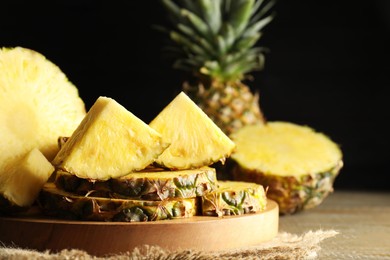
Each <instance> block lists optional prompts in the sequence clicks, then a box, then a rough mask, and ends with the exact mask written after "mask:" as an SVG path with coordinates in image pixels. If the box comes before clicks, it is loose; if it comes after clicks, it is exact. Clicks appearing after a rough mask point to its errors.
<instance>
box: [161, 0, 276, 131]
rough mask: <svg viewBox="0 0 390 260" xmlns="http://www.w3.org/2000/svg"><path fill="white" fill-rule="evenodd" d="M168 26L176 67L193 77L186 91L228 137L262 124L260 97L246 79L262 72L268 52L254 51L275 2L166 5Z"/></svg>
mask: <svg viewBox="0 0 390 260" xmlns="http://www.w3.org/2000/svg"><path fill="white" fill-rule="evenodd" d="M162 3H163V5H164V7H165V9H166V10H167V14H168V18H169V21H170V26H167V27H166V28H162V29H163V30H164V31H165V32H166V33H167V34H168V35H169V38H170V43H171V45H172V46H169V47H170V48H169V50H172V54H174V57H175V62H174V68H177V69H181V70H185V71H187V72H190V73H191V76H190V77H189V78H188V80H187V81H186V82H184V84H183V90H184V91H185V92H186V93H187V94H188V95H189V96H190V97H191V98H192V99H193V100H194V101H195V102H196V103H197V104H198V105H199V107H200V108H201V109H202V110H204V111H205V112H206V114H207V115H208V116H209V117H210V118H211V119H212V120H213V121H214V122H215V123H216V124H217V125H218V126H219V127H220V128H221V129H222V130H223V131H224V132H225V133H226V134H227V135H230V134H231V133H233V132H235V131H236V130H237V129H239V128H241V127H242V126H244V125H248V124H254V123H264V122H265V118H264V116H263V114H262V112H261V109H260V105H259V94H258V92H256V93H253V92H252V91H251V89H250V87H249V86H248V85H246V84H245V83H244V80H246V79H248V73H249V72H252V71H255V70H261V69H263V65H264V51H265V49H264V48H262V47H258V46H256V43H257V42H258V40H259V39H260V37H261V35H262V32H261V30H262V29H263V28H264V27H265V26H266V25H267V24H269V22H271V21H272V19H273V15H269V14H268V13H269V10H270V9H271V8H272V6H273V5H274V1H269V2H264V1H262V0H259V1H258V0H240V1H230V0H197V1H190V0H188V1H174V0H162Z"/></svg>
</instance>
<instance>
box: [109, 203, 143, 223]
mask: <svg viewBox="0 0 390 260" xmlns="http://www.w3.org/2000/svg"><path fill="white" fill-rule="evenodd" d="M148 219H149V217H148V215H147V214H146V213H145V212H144V210H142V208H140V207H132V208H128V209H124V210H122V211H121V212H120V213H118V214H116V215H115V216H114V218H113V221H126V222H144V221H148Z"/></svg>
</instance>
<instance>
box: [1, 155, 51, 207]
mask: <svg viewBox="0 0 390 260" xmlns="http://www.w3.org/2000/svg"><path fill="white" fill-rule="evenodd" d="M53 171H54V167H53V165H52V164H51V163H50V162H49V161H48V160H47V159H46V157H45V156H44V155H43V154H42V153H41V152H40V151H39V150H38V149H37V148H34V149H32V150H31V151H30V152H28V153H27V154H25V155H24V156H23V157H20V158H18V159H17V160H16V161H14V162H13V163H12V167H10V168H8V169H6V171H3V172H2V174H1V175H0V197H1V196H2V197H3V198H5V199H6V200H7V201H8V202H9V203H7V204H8V205H9V206H13V205H14V206H17V207H28V206H31V205H32V204H33V203H34V201H35V200H36V199H37V197H38V195H39V192H40V190H41V188H42V187H43V185H44V183H46V182H47V180H48V179H49V177H50V175H51V174H52V173H53ZM1 206H5V205H1ZM0 211H3V210H2V209H1V207H0Z"/></svg>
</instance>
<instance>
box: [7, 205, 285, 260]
mask: <svg viewBox="0 0 390 260" xmlns="http://www.w3.org/2000/svg"><path fill="white" fill-rule="evenodd" d="M278 226H279V208H278V205H277V203H276V202H274V201H272V200H269V201H268V205H267V208H266V210H265V211H262V212H259V213H256V214H246V215H241V216H225V217H221V218H218V217H206V216H196V217H191V218H187V219H171V220H161V221H153V222H93V221H66V220H58V219H47V218H44V217H42V218H40V217H29V218H26V217H23V218H22V217H18V218H16V217H0V242H1V243H3V244H4V245H5V246H13V247H15V246H17V247H20V248H29V249H35V250H39V251H44V250H50V251H51V252H56V251H59V250H62V249H80V250H84V251H86V252H87V253H89V254H91V255H95V256H104V255H108V254H119V253H122V252H126V251H132V250H133V249H134V248H136V247H141V246H143V245H154V246H160V247H162V248H164V249H168V250H180V249H193V250H202V251H216V250H226V249H234V248H239V247H245V246H252V245H258V244H260V243H263V242H266V241H269V240H271V239H272V238H274V237H275V236H276V235H277V233H278Z"/></svg>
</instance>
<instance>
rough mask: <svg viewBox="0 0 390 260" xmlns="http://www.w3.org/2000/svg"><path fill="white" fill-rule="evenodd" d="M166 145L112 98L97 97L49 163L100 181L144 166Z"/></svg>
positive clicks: (160, 137) (153, 159)
mask: <svg viewBox="0 0 390 260" xmlns="http://www.w3.org/2000/svg"><path fill="white" fill-rule="evenodd" d="M57 138H58V136H57ZM168 145H169V144H168V143H165V142H163V140H162V136H161V135H160V134H159V133H158V132H156V131H155V130H154V129H153V128H151V127H149V126H148V125H147V124H146V123H144V122H143V121H142V120H140V119H139V118H138V117H136V116H135V115H133V114H132V113H131V112H130V111H128V110H126V108H124V107H123V106H122V105H120V104H119V103H118V102H116V101H115V100H114V99H112V98H109V97H104V96H100V97H99V98H98V99H97V100H96V101H95V103H94V104H93V105H92V107H91V108H90V110H89V111H88V113H87V115H86V116H85V118H84V119H83V121H82V122H81V123H80V125H79V126H78V127H77V129H76V130H75V131H74V133H73V134H72V135H71V136H70V137H69V139H68V140H67V141H66V142H64V143H63V145H62V146H61V149H60V151H59V152H58V154H57V155H56V157H55V158H54V160H53V161H52V163H53V165H54V166H55V167H56V169H59V170H62V171H65V172H68V173H70V174H73V175H76V176H77V177H79V178H84V179H90V180H101V181H104V180H108V179H110V178H116V177H121V176H124V175H126V174H128V173H130V172H133V171H137V170H142V169H144V168H146V166H148V165H149V164H151V163H153V162H154V161H155V159H156V158H157V157H158V156H159V155H160V154H161V153H162V152H163V151H164V150H165V149H166V147H167V146H168Z"/></svg>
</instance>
